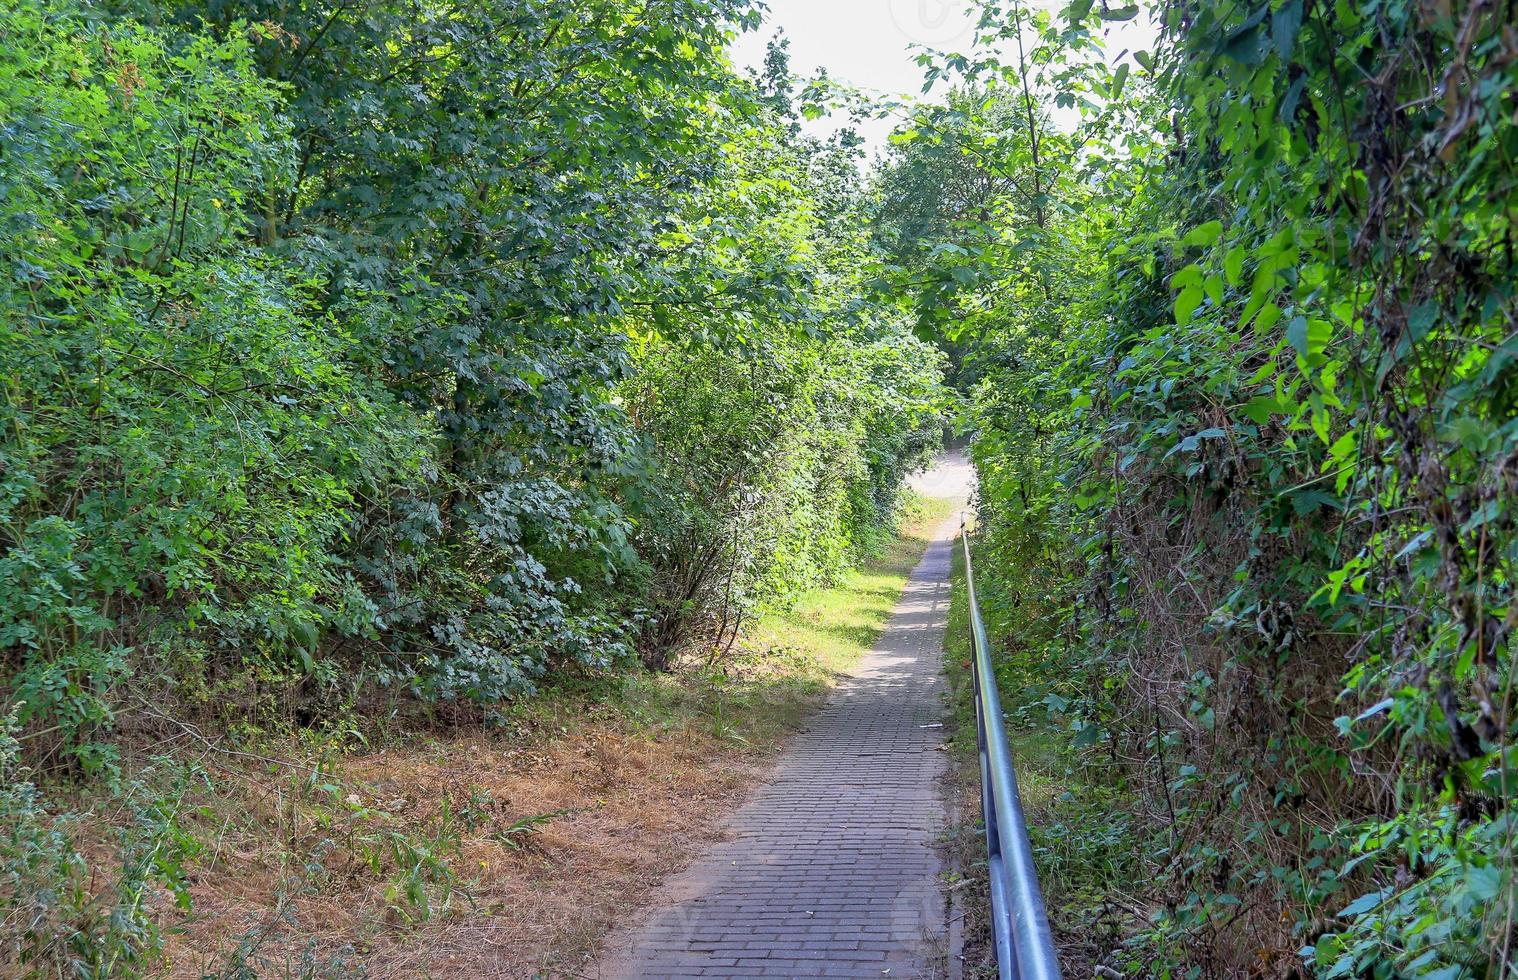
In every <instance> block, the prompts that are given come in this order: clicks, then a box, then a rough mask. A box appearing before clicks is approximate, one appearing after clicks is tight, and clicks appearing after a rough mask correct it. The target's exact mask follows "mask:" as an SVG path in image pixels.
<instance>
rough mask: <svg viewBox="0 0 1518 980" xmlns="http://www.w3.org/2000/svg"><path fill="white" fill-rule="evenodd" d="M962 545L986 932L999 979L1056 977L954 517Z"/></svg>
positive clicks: (971, 574) (964, 536)
mask: <svg viewBox="0 0 1518 980" xmlns="http://www.w3.org/2000/svg"><path fill="white" fill-rule="evenodd" d="M959 540H960V543H961V544H962V545H963V547H964V552H965V588H966V591H967V592H968V598H969V606H970V648H971V657H970V662H971V664H972V667H971V673H972V677H973V681H974V688H975V732H976V738H977V741H978V743H979V752H980V807H981V813H983V814H984V815H985V823H986V854H987V862H986V865H987V876H988V877H989V878H990V881H991V932H992V934H993V935H994V937H995V940H996V967H997V972H998V975H999V976H1000V977H1001V980H1059V977H1060V972H1059V957H1058V956H1057V955H1056V954H1055V952H1054V937H1053V934H1052V933H1051V932H1050V930H1049V916H1048V913H1047V912H1045V911H1044V894H1043V891H1042V890H1041V889H1040V888H1039V887H1038V872H1037V870H1036V869H1035V868H1034V866H1033V845H1032V844H1031V843H1029V841H1028V825H1027V821H1026V820H1024V818H1023V804H1022V797H1021V796H1020V795H1019V794H1018V792H1017V776H1016V774H1014V773H1013V771H1012V750H1011V749H1010V748H1008V747H1007V733H1006V729H1005V728H1004V727H1003V725H1002V711H1001V695H1000V694H999V693H998V692H997V690H996V671H995V670H994V669H993V668H992V666H991V645H990V644H989V643H987V642H986V625H985V623H983V622H982V621H981V618H980V605H979V603H977V602H976V599H975V571H974V569H973V568H972V567H971V565H970V535H969V533H968V531H967V530H966V528H965V524H964V521H963V520H961V521H960V525H959Z"/></svg>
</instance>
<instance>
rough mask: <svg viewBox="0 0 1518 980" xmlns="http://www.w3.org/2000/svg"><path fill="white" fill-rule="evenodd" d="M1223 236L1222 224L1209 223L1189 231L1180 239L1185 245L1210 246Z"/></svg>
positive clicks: (1217, 222)
mask: <svg viewBox="0 0 1518 980" xmlns="http://www.w3.org/2000/svg"><path fill="white" fill-rule="evenodd" d="M1222 234H1223V222H1221V221H1209V222H1207V223H1206V224H1204V225H1198V226H1197V227H1195V228H1193V229H1191V231H1190V232H1188V233H1187V234H1186V237H1185V238H1184V239H1182V240H1183V241H1184V242H1185V243H1186V244H1187V245H1204V246H1205V245H1211V244H1212V243H1213V242H1215V241H1217V240H1218V238H1219V237H1221V236H1222Z"/></svg>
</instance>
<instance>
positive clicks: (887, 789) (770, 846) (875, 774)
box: [594, 460, 958, 978]
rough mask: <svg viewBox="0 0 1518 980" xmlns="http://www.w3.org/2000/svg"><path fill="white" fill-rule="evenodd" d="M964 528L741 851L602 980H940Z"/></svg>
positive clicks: (925, 563)
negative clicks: (956, 563)
mask: <svg viewBox="0 0 1518 980" xmlns="http://www.w3.org/2000/svg"><path fill="white" fill-rule="evenodd" d="M956 462H958V461H952V460H951V465H952V464H953V463H956ZM957 521H958V518H957V516H956V518H954V520H953V521H951V522H949V523H946V524H945V525H944V527H943V529H942V530H941V531H940V533H939V535H938V536H937V537H938V540H936V541H935V542H934V543H933V544H932V545H931V546H930V547H929V548H928V551H927V554H926V555H925V556H924V557H923V559H922V562H921V564H919V565H918V566H917V569H916V571H914V572H913V573H912V577H911V580H910V581H909V583H908V584H907V587H906V591H905V593H904V594H903V595H902V598H901V601H900V602H899V603H898V605H897V606H896V609H895V611H894V613H893V614H892V616H891V619H890V622H889V624H888V625H887V627H886V631H885V633H884V634H883V635H882V636H881V638H880V640H879V642H878V643H877V644H876V647H875V649H874V650H873V651H872V652H871V653H870V654H868V655H867V656H866V657H865V659H864V660H863V661H862V662H861V664H860V666H859V668H858V669H857V670H856V672H855V673H854V674H853V676H852V677H850V678H849V679H847V680H846V681H844V682H843V683H842V684H840V685H839V687H838V689H837V690H836V692H835V693H834V695H833V697H832V698H831V699H830V701H829V702H828V705H827V707H825V708H824V709H823V710H822V711H820V712H819V713H818V714H817V715H816V716H815V717H814V718H813V720H812V723H811V725H810V726H809V728H808V730H807V731H806V732H804V733H803V734H801V735H799V736H798V737H797V738H796V739H795V740H794V741H793V742H792V744H791V746H790V747H789V748H788V749H787V751H786V752H785V754H784V756H783V757H782V758H781V761H780V763H779V766H778V767H777V770H776V774H775V777H774V780H773V781H772V782H770V783H769V784H767V785H765V786H764V787H763V788H761V789H760V790H759V791H758V792H757V793H756V795H755V796H754V797H753V798H752V799H751V800H750V801H749V802H748V803H747V804H746V805H744V806H743V807H742V808H741V809H740V810H739V811H738V812H737V813H736V814H735V815H734V816H733V818H732V820H731V822H730V824H729V826H728V831H729V834H730V839H728V840H726V841H724V842H723V843H720V844H718V845H716V847H715V848H713V850H712V851H711V852H709V853H708V854H707V855H706V856H705V857H703V858H702V859H701V860H699V861H698V862H697V863H696V865H695V866H694V867H692V868H691V869H690V870H688V871H686V872H685V873H684V874H681V875H679V876H678V877H676V878H675V879H673V880H672V881H671V882H670V883H669V884H668V885H667V886H666V888H665V890H664V894H663V897H662V903H663V904H661V906H660V907H658V908H657V909H656V910H655V911H654V912H653V914H652V917H651V918H650V919H649V920H648V921H647V922H646V923H644V924H643V925H642V926H641V927H639V928H638V929H636V930H635V931H633V932H632V933H630V934H628V935H624V936H623V937H621V939H620V940H613V942H612V944H611V948H612V949H614V950H618V952H615V953H613V954H610V955H609V956H608V957H607V958H606V959H605V960H604V961H603V962H602V964H601V967H600V969H599V971H598V972H597V973H596V974H594V975H596V976H599V977H601V978H621V977H659V978H666V977H668V978H673V977H696V976H700V977H713V976H716V977H816V976H825V977H890V978H900V977H922V976H929V977H931V976H934V975H935V971H937V970H938V969H939V966H938V958H939V954H941V951H942V945H943V935H944V931H945V917H946V916H945V906H944V900H943V896H942V894H941V892H940V889H939V883H938V879H937V874H938V872H939V860H938V856H937V854H936V853H935V851H934V849H933V844H934V840H935V838H936V836H937V835H938V833H939V832H940V830H941V829H942V827H943V821H944V816H943V809H942V804H941V802H940V800H939V798H938V779H939V776H940V774H941V773H942V771H943V765H944V762H943V753H942V752H940V751H938V745H939V742H940V741H941V737H942V731H941V730H940V729H936V728H924V727H923V726H925V725H929V724H933V723H936V722H938V721H939V720H940V719H941V715H942V707H941V704H940V700H939V693H940V683H941V680H940V676H939V662H940V659H941V656H942V638H943V629H944V619H945V616H946V614H947V611H948V604H949V585H948V579H949V555H950V550H949V548H950V535H951V534H952V533H954V530H956V529H957Z"/></svg>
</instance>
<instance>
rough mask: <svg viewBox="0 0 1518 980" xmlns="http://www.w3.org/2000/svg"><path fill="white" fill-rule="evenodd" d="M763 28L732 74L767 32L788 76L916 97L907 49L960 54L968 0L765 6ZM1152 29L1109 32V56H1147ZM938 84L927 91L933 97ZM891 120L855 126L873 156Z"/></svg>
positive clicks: (971, 17)
mask: <svg viewBox="0 0 1518 980" xmlns="http://www.w3.org/2000/svg"><path fill="white" fill-rule="evenodd" d="M1032 2H1033V4H1034V5H1035V6H1039V7H1046V8H1048V9H1053V10H1058V9H1061V8H1063V6H1064V0H1032ZM768 3H769V8H770V13H769V17H768V18H767V19H766V23H765V26H764V27H763V28H761V29H760V30H758V31H755V32H750V33H748V34H744V35H742V36H741V37H739V39H738V41H737V43H736V44H735V45H734V46H733V60H734V62H735V63H736V64H737V65H738V66H739V67H740V68H758V67H760V66H762V65H763V64H764V49H765V44H766V42H768V41H769V39H770V38H771V37H772V36H774V33H775V29H776V28H779V29H781V30H783V31H784V32H785V35H786V37H788V38H790V41H791V70H792V71H793V72H795V73H796V74H797V75H800V76H802V77H804V78H805V77H810V76H811V75H812V74H813V73H814V72H815V71H816V70H817V68H819V67H825V68H827V70H828V74H829V75H830V76H831V77H833V78H835V79H838V80H841V81H846V82H849V83H851V84H852V85H855V86H857V87H859V88H864V89H872V90H875V91H878V92H881V93H885V94H889V95H913V96H917V95H919V94H920V92H921V91H922V68H920V67H919V66H918V65H917V62H916V57H917V54H918V51H917V50H916V49H914V47H913V45H914V44H916V45H926V46H928V47H930V48H934V49H937V50H940V51H956V50H959V51H964V50H966V49H968V48H969V46H970V42H971V40H972V37H973V33H974V30H973V28H974V24H975V18H976V16H977V13H976V11H978V8H977V6H976V4H975V3H974V2H973V0H768ZM1154 37H1155V31H1154V28H1153V26H1152V25H1151V24H1150V22H1149V19H1148V15H1147V14H1140V15H1139V17H1137V18H1135V19H1134V20H1132V21H1128V22H1127V23H1125V24H1122V25H1120V26H1119V27H1118V28H1117V29H1116V30H1113V31H1111V32H1110V33H1109V36H1108V39H1107V51H1108V55H1109V57H1112V58H1116V56H1117V55H1118V54H1119V53H1120V52H1122V51H1123V50H1124V49H1125V48H1126V49H1130V50H1132V49H1138V50H1145V51H1148V50H1152V49H1153V46H1154ZM942 91H943V85H942V83H940V85H939V86H936V87H935V89H934V91H933V92H932V93H930V95H929V97H930V98H936V97H937V96H938V94H939V93H940V92H942ZM847 122H848V121H847V120H846V119H837V118H834V119H821V120H817V121H815V122H813V123H811V124H809V125H808V126H807V128H808V130H809V131H812V132H815V133H817V134H819V135H821V134H825V133H829V132H832V131H833V130H836V129H838V128H840V127H841V126H843V125H846V124H847ZM895 125H896V121H895V120H889V119H886V120H875V119H870V120H866V121H864V122H863V123H862V124H861V125H859V126H858V129H859V132H860V135H861V136H863V137H864V138H865V141H866V143H867V146H868V148H869V150H870V151H871V152H872V153H873V152H874V151H876V150H878V149H880V148H881V147H882V146H884V145H885V143H886V137H887V136H888V135H889V134H890V132H891V130H892V129H893V128H895Z"/></svg>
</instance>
